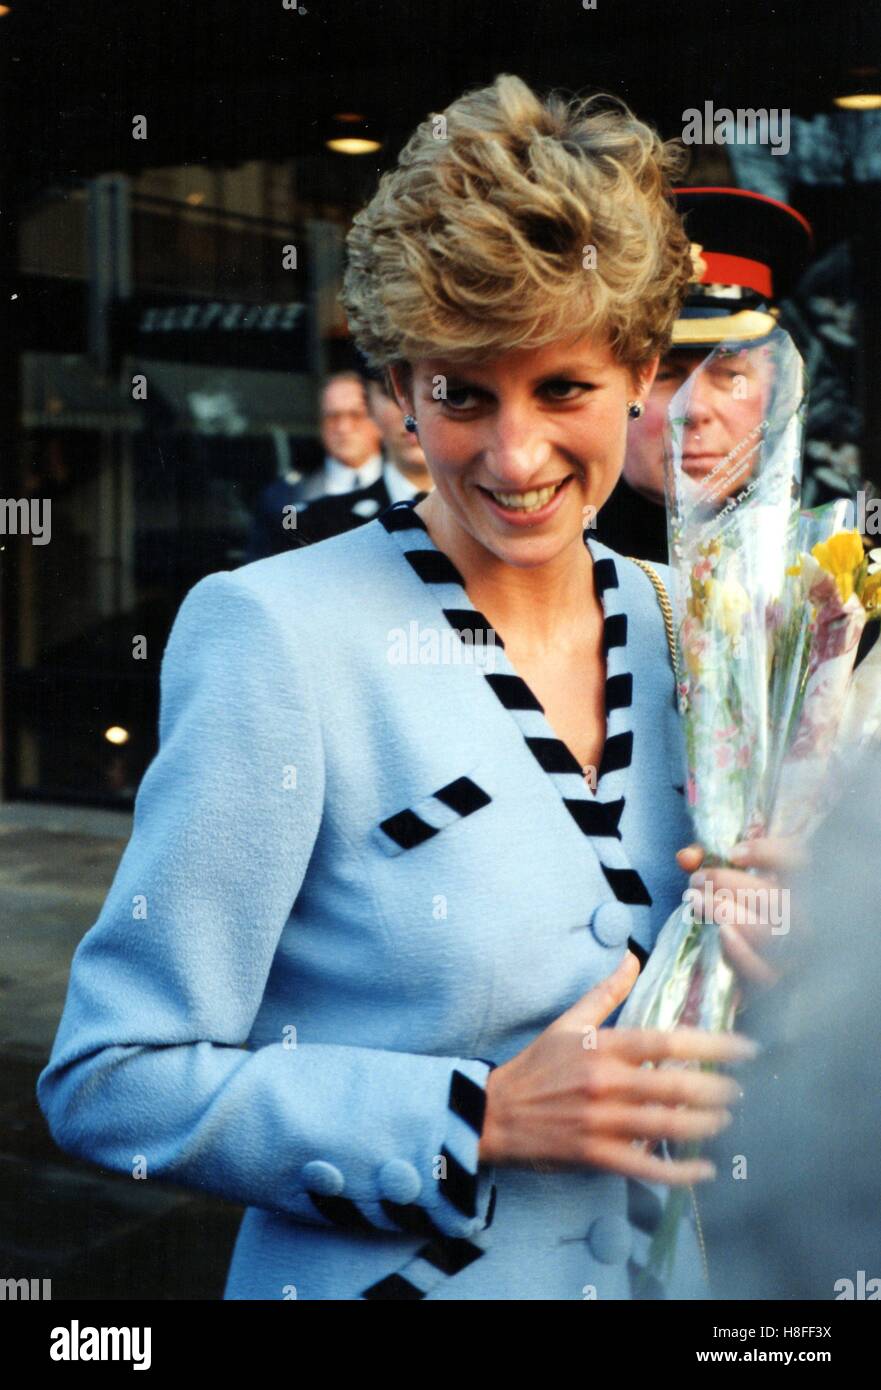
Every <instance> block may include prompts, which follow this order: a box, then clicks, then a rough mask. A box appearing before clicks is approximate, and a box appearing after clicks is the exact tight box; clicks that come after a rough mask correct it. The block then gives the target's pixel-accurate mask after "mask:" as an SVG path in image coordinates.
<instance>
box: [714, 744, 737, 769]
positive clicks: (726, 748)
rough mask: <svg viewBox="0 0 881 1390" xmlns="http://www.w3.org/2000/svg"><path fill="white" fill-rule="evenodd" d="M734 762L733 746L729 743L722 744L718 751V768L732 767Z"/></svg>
mask: <svg viewBox="0 0 881 1390" xmlns="http://www.w3.org/2000/svg"><path fill="white" fill-rule="evenodd" d="M733 761H734V755H733V754H732V752H731V745H730V744H729V743H720V744H719V747H718V748H717V749H716V766H717V767H722V768H725V767H730V766H731V764H732V762H733Z"/></svg>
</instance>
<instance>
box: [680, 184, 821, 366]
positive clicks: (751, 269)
mask: <svg viewBox="0 0 881 1390" xmlns="http://www.w3.org/2000/svg"><path fill="white" fill-rule="evenodd" d="M674 198H675V205H676V210H677V212H678V213H679V214H680V216H681V217H682V219H683V222H684V225H685V230H686V232H687V233H688V235H689V237H690V239H691V242H692V246H693V248H694V251H695V253H699V256H700V263H699V278H698V279H696V280H695V281H694V282H693V283H692V285H691V286H690V287H689V292H688V297H687V298H686V301H685V303H684V305H683V306H682V309H681V311H680V315H679V318H678V319H677V321H676V323H675V324H674V326H673V341H672V346H673V347H674V348H677V347H678V348H686V347H711V346H712V345H713V344H715V343H720V342H728V341H741V342H754V341H756V340H758V339H760V338H763V337H765V336H766V335H767V334H768V333H769V332H770V331H771V329H772V328H773V327H774V325H775V322H776V314H777V310H776V308H775V305H776V303H777V301H778V300H780V299H784V298H785V297H786V295H787V294H789V293H791V292H792V290H793V289H794V288H795V286H796V284H797V283H798V281H799V279H800V277H801V274H802V272H803V270H804V269H805V267H806V266H807V264H808V262H809V260H810V258H811V253H812V250H813V242H814V234H813V231H812V229H811V225H810V223H809V222H808V220H807V218H806V217H803V216H802V214H801V213H800V212H797V211H796V209H795V208H791V207H789V206H788V205H787V204H786V203H781V202H778V201H777V199H776V198H769V197H767V196H766V195H765V194H764V193H753V192H751V191H750V190H748V189H744V188H677V189H674Z"/></svg>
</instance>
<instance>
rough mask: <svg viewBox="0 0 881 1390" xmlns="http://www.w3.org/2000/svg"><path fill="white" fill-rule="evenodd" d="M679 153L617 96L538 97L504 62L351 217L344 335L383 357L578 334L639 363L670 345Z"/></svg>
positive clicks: (680, 240)
mask: <svg viewBox="0 0 881 1390" xmlns="http://www.w3.org/2000/svg"><path fill="white" fill-rule="evenodd" d="M686 160H687V156H686V152H685V150H684V148H683V147H682V146H681V145H680V144H677V143H675V142H673V141H666V142H664V141H662V140H661V139H660V137H659V136H658V135H657V133H656V132H655V131H654V130H653V129H652V128H651V127H650V126H648V125H645V124H644V123H643V122H642V121H640V120H638V119H637V118H636V117H635V116H634V115H633V113H632V112H631V111H630V109H629V108H628V107H627V106H626V105H625V103H624V102H623V101H620V100H618V99H617V98H615V97H611V96H607V95H600V96H593V97H586V98H576V97H572V98H568V99H567V98H565V97H563V96H561V95H558V94H557V93H551V94H550V95H549V96H548V97H547V98H546V99H545V100H544V101H542V100H540V99H539V98H538V97H537V96H536V94H535V93H534V92H533V91H532V90H531V89H530V88H529V87H528V86H527V85H526V83H525V82H523V81H522V80H521V79H520V78H519V77H515V76H512V75H511V74H507V73H503V74H500V75H499V76H498V77H497V78H496V79H495V81H494V82H493V83H492V85H491V86H488V87H482V88H479V89H475V90H472V91H469V92H466V93H465V94H464V95H463V96H461V97H459V98H458V100H457V101H454V102H453V103H452V104H451V105H450V106H448V107H447V109H446V111H444V112H443V114H442V115H441V116H437V115H433V116H429V117H427V118H426V119H425V120H424V121H423V122H422V123H421V124H420V125H419V126H418V127H417V129H416V130H415V131H414V133H413V135H411V137H410V139H409V140H408V141H407V143H406V145H405V146H404V148H403V149H402V150H401V153H400V155H399V156H398V162H397V167H396V168H395V169H393V170H391V171H390V172H388V173H385V174H383V175H382V177H381V179H380V181H379V185H378V187H377V191H376V193H375V194H374V196H373V198H372V199H371V201H370V202H369V203H368V204H367V205H366V207H364V208H363V209H362V210H361V211H360V212H358V213H357V214H356V215H355V218H354V220H353V223H352V227H351V229H350V231H349V234H348V237H347V246H348V264H347V267H346V271H345V275H344V279H343V290H342V294H341V296H340V298H341V301H342V304H343V306H344V308H345V310H346V313H347V316H348V321H349V329H350V331H351V333H352V336H353V338H354V340H355V343H356V344H357V346H358V347H359V349H360V350H361V352H362V353H363V354H364V356H365V358H366V359H367V361H368V362H369V363H370V365H371V366H372V367H374V368H377V369H384V368H387V367H388V366H389V364H391V363H400V364H402V365H405V364H407V363H408V362H410V361H412V360H414V359H415V358H418V357H420V356H443V357H447V358H449V359H450V360H451V361H456V362H462V363H464V362H466V361H468V360H475V359H478V358H479V357H482V356H483V357H485V356H486V355H487V354H492V353H501V352H505V351H508V350H511V349H514V348H527V347H529V348H536V347H542V346H544V345H546V344H549V343H552V342H556V341H558V340H561V339H570V338H576V337H580V336H582V335H587V336H592V337H593V336H596V337H600V338H603V339H605V341H607V342H608V344H609V346H610V348H611V351H612V353H613V355H614V356H615V358H616V360H618V361H619V362H621V363H625V364H627V365H628V366H629V367H630V368H631V369H632V370H633V369H638V368H639V367H640V366H642V365H643V364H644V363H646V362H647V361H649V360H650V359H651V358H652V357H654V356H655V354H658V353H660V354H663V353H664V352H665V351H666V349H667V347H668V346H669V343H670V338H671V334H672V328H673V323H674V320H675V319H676V316H677V313H678V311H679V308H680V306H681V304H682V301H683V299H684V297H685V293H686V289H687V286H688V282H689V280H690V278H691V274H692V269H691V258H690V254H689V239H688V236H687V235H686V233H685V231H684V230H683V227H682V223H681V222H680V220H679V217H678V215H677V214H676V212H675V210H674V208H673V205H672V200H671V198H670V188H671V181H672V180H673V179H674V178H675V177H677V176H679V175H680V174H681V173H682V170H683V167H684V165H685V163H686ZM591 262H593V265H592V264H591ZM594 265H595V268H593V266H594Z"/></svg>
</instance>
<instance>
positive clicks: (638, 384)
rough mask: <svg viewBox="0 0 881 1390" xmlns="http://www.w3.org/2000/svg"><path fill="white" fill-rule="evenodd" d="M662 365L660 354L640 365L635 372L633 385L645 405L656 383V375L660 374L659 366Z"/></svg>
mask: <svg viewBox="0 0 881 1390" xmlns="http://www.w3.org/2000/svg"><path fill="white" fill-rule="evenodd" d="M660 365H661V358H660V354H659V355H658V356H656V357H653V358H652V359H651V361H649V362H646V363H644V364H643V365H642V366H641V367H638V368H637V369H636V371H635V372H634V373H633V385H634V388H635V389H636V392H637V395H638V397H639V399H640V400H641V401H642V403H643V405H645V402H646V400H647V398H648V395H649V392H650V391H651V389H652V387H653V386H654V384H655V377H656V376H657V375H658V367H659V366H660Z"/></svg>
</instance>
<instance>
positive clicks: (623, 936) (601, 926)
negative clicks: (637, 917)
mask: <svg viewBox="0 0 881 1390" xmlns="http://www.w3.org/2000/svg"><path fill="white" fill-rule="evenodd" d="M590 929H591V931H592V932H593V934H594V936H595V937H596V939H597V941H598V942H599V943H600V945H601V946H621V945H622V944H623V943H624V942H625V941H626V940H627V938H628V936H630V934H631V932H632V930H633V918H632V917H631V915H630V912H629V910H628V909H627V908H626V907H625V906H624V904H623V903H600V905H599V907H598V908H597V909H596V910H595V912H594V914H593V916H592V917H591V919H590Z"/></svg>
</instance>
